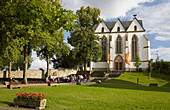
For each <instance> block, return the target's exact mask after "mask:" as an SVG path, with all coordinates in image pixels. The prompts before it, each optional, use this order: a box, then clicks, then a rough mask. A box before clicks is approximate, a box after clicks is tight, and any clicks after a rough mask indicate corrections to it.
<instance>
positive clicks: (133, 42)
mask: <svg viewBox="0 0 170 110" xmlns="http://www.w3.org/2000/svg"><path fill="white" fill-rule="evenodd" d="M137 45H138V40H137V37H136V36H135V35H134V36H133V37H132V60H135V58H136V55H137Z"/></svg>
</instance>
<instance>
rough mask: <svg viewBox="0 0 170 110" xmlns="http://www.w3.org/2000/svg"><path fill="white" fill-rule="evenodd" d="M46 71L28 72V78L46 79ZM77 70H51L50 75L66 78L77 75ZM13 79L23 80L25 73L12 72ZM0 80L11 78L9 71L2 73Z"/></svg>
mask: <svg viewBox="0 0 170 110" xmlns="http://www.w3.org/2000/svg"><path fill="white" fill-rule="evenodd" d="M46 72H47V71H46V70H28V72H27V78H40V79H44V78H45V76H46ZM76 73H77V70H75V69H61V68H60V69H50V70H49V74H50V75H52V76H53V77H66V76H68V75H70V74H76ZM11 77H13V78H23V71H11ZM0 78H9V74H8V71H0Z"/></svg>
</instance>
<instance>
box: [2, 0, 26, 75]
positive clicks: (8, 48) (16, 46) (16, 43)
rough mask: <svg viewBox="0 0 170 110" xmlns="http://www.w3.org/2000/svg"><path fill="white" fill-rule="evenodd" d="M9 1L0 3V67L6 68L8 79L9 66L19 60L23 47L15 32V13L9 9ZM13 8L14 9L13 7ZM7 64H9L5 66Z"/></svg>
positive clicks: (21, 39)
mask: <svg viewBox="0 0 170 110" xmlns="http://www.w3.org/2000/svg"><path fill="white" fill-rule="evenodd" d="M9 2H11V1H10V0H1V1H0V19H1V20H0V39H1V40H0V47H1V48H0V57H1V59H2V60H1V61H2V63H1V67H2V65H3V66H4V67H3V68H6V66H7V65H8V64H9V66H8V68H9V69H8V70H9V77H10V73H11V64H12V62H14V61H15V60H17V59H18V58H19V55H20V54H21V51H22V50H23V46H24V43H23V41H24V39H23V38H21V37H20V36H18V32H16V28H18V27H16V23H15V20H16V19H17V18H16V16H13V14H14V13H15V12H14V10H12V9H11V8H12V7H10V4H9ZM14 8H15V7H14ZM7 62H9V63H8V64H7Z"/></svg>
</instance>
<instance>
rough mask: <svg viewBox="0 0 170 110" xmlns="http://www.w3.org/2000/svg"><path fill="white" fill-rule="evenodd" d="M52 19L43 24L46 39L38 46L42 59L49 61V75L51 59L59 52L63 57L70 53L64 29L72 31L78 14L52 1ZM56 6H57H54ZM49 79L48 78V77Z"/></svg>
mask: <svg viewBox="0 0 170 110" xmlns="http://www.w3.org/2000/svg"><path fill="white" fill-rule="evenodd" d="M51 7H52V8H51V10H52V11H51V12H50V13H51V16H50V21H51V22H47V23H45V24H44V25H43V29H44V31H45V33H46V35H47V36H46V37H47V38H46V39H44V40H40V41H38V42H40V43H41V45H40V47H38V48H36V49H35V51H37V55H38V56H39V57H40V59H46V61H47V75H46V76H48V75H49V59H50V58H53V56H54V55H55V54H56V53H57V57H61V56H62V54H63V53H64V54H65V55H68V54H69V48H68V46H67V44H66V42H64V34H63V31H65V30H66V31H72V30H73V28H74V21H75V18H76V16H75V15H74V14H73V12H72V11H71V10H67V9H63V8H62V7H61V4H60V3H59V2H57V1H56V2H52V6H51ZM53 7H55V8H53ZM47 21H48V20H47ZM46 81H48V78H46Z"/></svg>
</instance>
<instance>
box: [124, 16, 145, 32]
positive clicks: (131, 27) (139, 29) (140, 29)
mask: <svg viewBox="0 0 170 110" xmlns="http://www.w3.org/2000/svg"><path fill="white" fill-rule="evenodd" d="M135 26H136V31H145V29H144V28H143V26H142V23H140V22H139V21H138V20H137V19H136V18H134V19H133V21H132V22H131V24H130V25H129V27H128V29H127V31H135V29H134V28H135Z"/></svg>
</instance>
